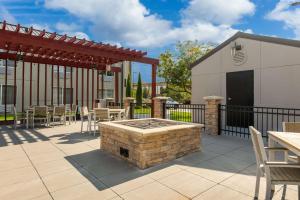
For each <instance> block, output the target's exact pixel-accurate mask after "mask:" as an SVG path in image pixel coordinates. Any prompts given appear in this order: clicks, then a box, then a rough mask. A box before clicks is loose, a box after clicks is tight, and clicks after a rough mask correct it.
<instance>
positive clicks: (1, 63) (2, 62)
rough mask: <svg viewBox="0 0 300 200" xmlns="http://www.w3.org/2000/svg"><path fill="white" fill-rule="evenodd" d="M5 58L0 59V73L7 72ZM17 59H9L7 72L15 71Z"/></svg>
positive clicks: (9, 73)
mask: <svg viewBox="0 0 300 200" xmlns="http://www.w3.org/2000/svg"><path fill="white" fill-rule="evenodd" d="M5 62H6V61H5V60H0V74H5V64H6V63H5ZM14 67H15V61H13V60H7V74H8V75H11V74H12V73H13V71H14Z"/></svg>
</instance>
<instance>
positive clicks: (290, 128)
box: [282, 122, 300, 163]
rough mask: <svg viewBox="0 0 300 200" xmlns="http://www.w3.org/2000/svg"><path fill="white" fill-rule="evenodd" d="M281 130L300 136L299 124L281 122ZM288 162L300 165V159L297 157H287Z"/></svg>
mask: <svg viewBox="0 0 300 200" xmlns="http://www.w3.org/2000/svg"><path fill="white" fill-rule="evenodd" d="M282 129H283V132H294V133H299V134H300V122H283V123H282ZM288 160H290V161H292V162H297V163H300V158H299V157H298V156H294V155H289V156H288Z"/></svg>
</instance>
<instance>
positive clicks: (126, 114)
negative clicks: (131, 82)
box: [125, 106, 130, 119]
mask: <svg viewBox="0 0 300 200" xmlns="http://www.w3.org/2000/svg"><path fill="white" fill-rule="evenodd" d="M129 112H130V106H128V107H127V108H126V109H125V119H129Z"/></svg>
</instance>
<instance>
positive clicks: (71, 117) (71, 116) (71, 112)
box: [66, 104, 78, 124]
mask: <svg viewBox="0 0 300 200" xmlns="http://www.w3.org/2000/svg"><path fill="white" fill-rule="evenodd" d="M77 108H78V106H77V105H75V104H73V105H72V106H71V107H70V109H69V110H67V112H66V117H68V118H69V124H71V121H75V123H76V121H77V120H76V114H77Z"/></svg>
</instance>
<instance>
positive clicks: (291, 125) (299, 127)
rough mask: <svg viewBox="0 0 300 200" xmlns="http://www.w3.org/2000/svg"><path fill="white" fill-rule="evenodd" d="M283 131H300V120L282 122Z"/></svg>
mask: <svg viewBox="0 0 300 200" xmlns="http://www.w3.org/2000/svg"><path fill="white" fill-rule="evenodd" d="M282 129H283V132H294V133H300V122H283V123H282Z"/></svg>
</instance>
